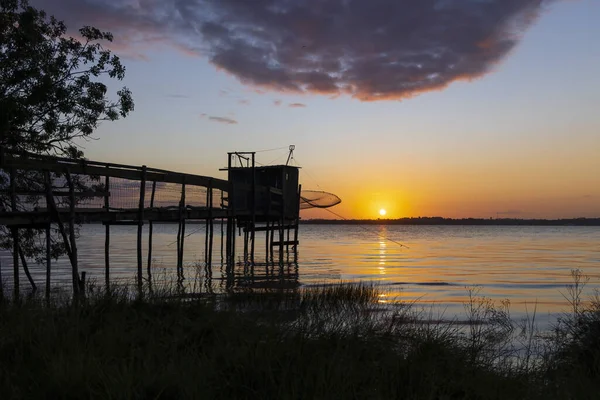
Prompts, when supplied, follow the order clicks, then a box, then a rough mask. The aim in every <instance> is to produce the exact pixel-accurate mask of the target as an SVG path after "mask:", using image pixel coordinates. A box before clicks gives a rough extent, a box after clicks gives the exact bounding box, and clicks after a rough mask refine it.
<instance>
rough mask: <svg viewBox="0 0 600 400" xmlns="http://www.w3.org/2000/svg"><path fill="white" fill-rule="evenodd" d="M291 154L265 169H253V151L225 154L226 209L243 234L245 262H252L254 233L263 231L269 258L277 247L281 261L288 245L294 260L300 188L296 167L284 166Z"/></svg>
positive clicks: (254, 161) (257, 167)
mask: <svg viewBox="0 0 600 400" xmlns="http://www.w3.org/2000/svg"><path fill="white" fill-rule="evenodd" d="M293 151H294V146H290V154H289V156H288V162H287V163H286V164H285V165H267V166H264V165H261V166H257V164H256V153H255V152H234V153H228V157H229V160H228V166H227V172H228V181H229V184H230V188H231V192H230V195H229V199H228V201H229V208H230V210H231V211H232V214H233V215H235V220H236V221H237V225H238V228H239V229H241V230H242V231H243V240H244V259H245V260H249V261H250V262H254V254H255V248H256V245H255V243H256V233H257V232H264V234H265V254H267V255H268V254H270V255H271V258H273V256H274V249H275V248H277V249H278V253H279V259H280V260H283V255H284V253H287V254H289V250H290V246H291V248H292V250H293V252H294V257H297V246H298V223H299V220H300V203H301V186H300V185H299V167H296V166H290V165H288V163H289V160H290V159H291V157H292V155H293ZM291 232H293V237H292V238H290V234H291ZM276 234H277V237H276V236H275V235H276Z"/></svg>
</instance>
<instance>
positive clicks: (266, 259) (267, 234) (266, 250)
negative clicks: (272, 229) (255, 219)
mask: <svg viewBox="0 0 600 400" xmlns="http://www.w3.org/2000/svg"><path fill="white" fill-rule="evenodd" d="M267 218H268V217H267ZM265 262H266V263H267V264H268V263H269V220H267V224H266V229H265Z"/></svg>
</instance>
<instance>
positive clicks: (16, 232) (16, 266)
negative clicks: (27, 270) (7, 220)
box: [12, 228, 20, 300]
mask: <svg viewBox="0 0 600 400" xmlns="http://www.w3.org/2000/svg"><path fill="white" fill-rule="evenodd" d="M12 237H13V274H14V278H13V279H14V283H13V284H14V288H13V292H14V296H15V300H17V299H18V298H19V285H20V283H19V230H18V229H17V228H12Z"/></svg>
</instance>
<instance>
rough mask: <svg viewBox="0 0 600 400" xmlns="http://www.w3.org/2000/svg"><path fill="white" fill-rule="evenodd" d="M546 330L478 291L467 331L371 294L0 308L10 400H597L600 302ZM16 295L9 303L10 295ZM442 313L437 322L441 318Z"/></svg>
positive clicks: (126, 294) (155, 291)
mask: <svg viewBox="0 0 600 400" xmlns="http://www.w3.org/2000/svg"><path fill="white" fill-rule="evenodd" d="M572 277H573V280H572V284H570V285H569V286H567V287H566V289H565V290H564V293H563V294H564V296H565V298H566V299H567V300H568V303H569V305H570V310H569V311H568V312H566V313H565V314H564V315H563V316H562V317H561V318H559V320H558V321H557V323H556V324H555V325H554V326H553V327H552V329H551V330H549V331H540V330H539V329H538V328H537V326H536V315H535V310H533V311H532V312H531V313H530V314H529V315H528V316H527V317H526V318H524V319H523V320H520V321H515V320H513V318H511V315H510V304H509V303H508V302H506V301H505V302H500V303H496V302H494V301H492V300H491V299H489V298H486V297H483V296H480V293H479V290H478V289H477V288H467V289H466V290H467V291H468V295H469V296H468V298H469V300H468V301H467V302H466V303H465V305H464V306H465V315H466V317H467V318H466V321H465V320H464V319H463V320H461V321H460V323H459V322H458V321H457V320H448V319H447V318H444V317H442V318H441V316H440V315H438V314H435V313H434V312H433V311H432V310H427V309H419V308H418V305H417V304H406V303H395V304H393V305H390V304H385V303H382V302H381V301H380V299H381V297H382V295H384V294H385V293H384V292H381V291H380V289H378V288H377V287H375V286H374V285H372V284H364V283H341V284H339V285H325V286H317V287H301V288H299V289H295V290H270V291H262V292H258V293H257V292H251V291H242V292H236V293H229V294H226V295H215V296H208V297H198V298H190V297H186V296H181V293H179V291H178V288H177V286H176V285H172V284H166V283H165V284H161V285H157V284H155V285H154V287H149V286H148V287H146V290H145V293H144V295H143V296H141V297H139V296H137V295H136V294H135V290H136V289H135V288H133V287H128V286H119V287H114V288H112V289H111V290H110V291H106V290H104V288H102V287H95V286H93V285H90V286H89V288H88V290H87V291H86V296H85V297H81V298H78V299H73V298H71V297H69V296H67V295H65V296H63V297H61V296H58V295H57V296H55V297H54V298H53V299H52V300H51V301H50V302H46V301H45V300H44V299H43V298H41V296H34V297H29V298H21V299H19V300H18V301H11V300H9V299H4V300H3V301H2V302H1V303H0V357H1V358H0V359H1V360H2V361H0V398H3V399H20V398H40V399H42V398H73V399H75V398H112V399H121V398H122V399H125V398H127V399H188V398H189V399H197V398H210V399H231V398H236V399H249V398H263V399H269V398H273V399H292V398H294V399H298V398H303V399H304V398H306V399H336V398H339V399H349V398H365V399H390V398H406V399H592V398H597V395H598V393H599V392H600V379H599V378H600V375H599V373H600V297H599V296H598V294H596V295H595V296H594V297H593V298H592V299H591V300H590V301H584V300H586V299H583V298H582V293H583V288H584V286H585V283H586V282H587V280H586V278H585V277H584V276H583V275H582V273H581V272H580V271H578V270H574V271H573V273H572ZM5 293H6V292H5ZM434 314H435V315H434Z"/></svg>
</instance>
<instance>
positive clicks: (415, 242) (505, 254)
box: [0, 224, 600, 319]
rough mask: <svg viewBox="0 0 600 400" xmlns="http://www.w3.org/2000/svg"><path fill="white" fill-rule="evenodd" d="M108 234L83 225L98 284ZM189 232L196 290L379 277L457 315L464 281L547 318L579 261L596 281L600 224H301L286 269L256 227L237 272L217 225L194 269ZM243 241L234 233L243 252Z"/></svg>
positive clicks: (58, 270) (129, 241) (192, 233)
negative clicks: (269, 254) (209, 263)
mask: <svg viewBox="0 0 600 400" xmlns="http://www.w3.org/2000/svg"><path fill="white" fill-rule="evenodd" d="M104 232H105V231H104V227H103V226H102V225H85V226H83V227H82V230H81V238H80V239H79V241H78V251H79V268H80V271H86V274H87V277H88V279H92V280H95V281H97V282H98V283H102V282H103V281H104ZM136 232H137V227H111V247H110V253H111V257H110V263H111V280H112V279H114V280H128V279H131V280H133V279H134V278H135V275H136V271H137V256H136ZM146 233H147V232H146V231H144V238H145V241H144V244H143V249H144V264H146V257H147V255H146V251H147V249H148V245H147V235H146ZM186 234H187V235H189V236H187V237H186V239H185V256H184V264H185V268H184V271H185V272H184V275H185V276H186V279H187V282H191V281H194V280H195V279H194V278H198V279H197V281H198V282H202V284H201V285H199V284H196V285H195V287H194V290H195V291H200V292H201V291H214V292H217V291H220V290H227V289H232V288H239V287H261V288H264V287H280V286H281V285H284V286H286V287H290V286H296V285H316V284H328V283H338V282H340V281H368V282H376V283H377V284H381V285H382V289H384V293H385V295H384V296H382V301H392V300H400V301H411V302H412V301H416V302H417V303H419V304H421V305H424V306H428V305H432V304H433V305H434V306H435V307H436V308H437V309H438V310H439V309H443V310H444V313H445V315H456V314H460V313H461V312H462V311H463V304H464V302H465V300H466V298H467V297H466V296H467V293H468V288H473V287H478V288H479V289H480V292H479V294H480V295H483V296H487V297H490V298H492V299H495V300H498V301H500V300H503V299H508V300H510V302H511V310H512V311H513V313H514V314H515V315H522V314H524V313H525V312H527V311H529V312H531V311H532V310H533V309H534V308H536V309H537V314H538V316H541V318H542V319H544V316H545V315H546V316H548V315H551V314H555V313H558V312H561V311H566V310H567V309H568V307H567V302H566V300H565V298H564V297H563V295H564V294H566V290H565V287H566V285H568V284H569V283H571V276H570V273H571V270H573V269H580V270H582V271H583V273H584V274H585V275H586V276H588V277H589V279H590V280H589V282H588V284H587V286H586V289H585V291H584V294H585V295H586V296H589V295H591V294H592V293H593V291H594V289H597V288H600V227H531V226H518V227H511V226H389V225H388V226H385V225H381V226H373V225H369V226H362V225H301V226H300V235H299V237H300V246H299V253H298V260H297V263H294V262H293V258H294V257H293V255H290V263H289V264H287V263H286V265H285V266H284V268H283V269H280V268H279V267H278V266H275V265H272V264H266V263H265V245H264V237H263V234H260V235H259V236H258V238H257V244H256V259H255V261H256V265H255V266H254V268H248V267H246V268H245V267H244V265H243V262H241V261H243V260H240V259H238V261H239V262H240V264H239V265H238V266H236V268H235V271H234V273H233V274H227V273H226V268H225V267H224V266H223V265H222V260H221V252H220V241H221V238H220V226H219V225H216V226H215V247H214V250H213V268H212V271H211V273H209V271H206V270H205V269H204V268H197V267H198V266H199V265H202V264H203V262H204V240H205V239H204V226H203V225H200V224H197V225H196V224H189V225H188V226H187V229H186ZM257 235H258V234H257ZM176 236H177V225H174V224H173V225H169V224H167V225H155V227H154V236H153V246H152V247H153V249H152V251H153V257H152V272H153V274H154V275H155V276H167V275H170V274H171V273H174V271H175V265H176V258H177V257H176V244H175V241H176ZM241 242H242V240H241V238H238V240H237V246H238V251H237V254H238V255H240V254H241V253H242V248H241V246H242V243H241ZM398 243H402V244H403V245H404V246H406V247H403V246H401V245H399V244H398ZM0 261H1V262H2V277H3V281H4V284H5V286H7V287H10V285H11V282H12V258H11V256H10V254H9V253H6V252H4V253H1V254H0ZM30 269H31V271H32V275H33V277H34V280H35V281H36V282H37V283H38V285H39V286H40V287H43V286H44V279H45V278H44V277H45V267H43V266H37V265H35V264H33V265H31V266H30ZM144 270H146V266H144ZM21 275H22V276H21V279H20V280H21V286H22V287H23V288H26V287H27V286H28V282H27V280H26V278H25V276H24V275H23V274H21ZM208 278H210V279H208ZM52 282H53V285H66V284H67V285H68V283H69V282H70V266H69V264H68V262H67V260H66V259H61V260H58V261H57V262H54V263H53V266H52Z"/></svg>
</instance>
